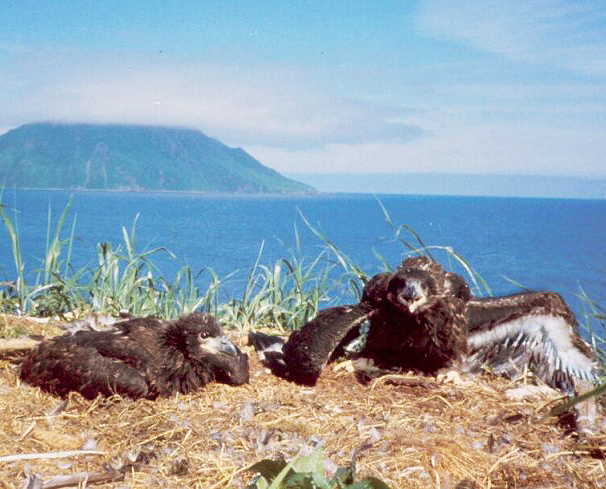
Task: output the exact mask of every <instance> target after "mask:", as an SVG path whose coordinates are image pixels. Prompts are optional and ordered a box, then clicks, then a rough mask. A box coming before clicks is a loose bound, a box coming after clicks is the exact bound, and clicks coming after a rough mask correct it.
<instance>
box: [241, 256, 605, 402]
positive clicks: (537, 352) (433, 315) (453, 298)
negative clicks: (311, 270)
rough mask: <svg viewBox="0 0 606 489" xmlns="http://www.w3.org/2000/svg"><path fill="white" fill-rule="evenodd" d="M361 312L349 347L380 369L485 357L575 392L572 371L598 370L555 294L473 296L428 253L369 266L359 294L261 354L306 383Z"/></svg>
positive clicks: (459, 363)
mask: <svg viewBox="0 0 606 489" xmlns="http://www.w3.org/2000/svg"><path fill="white" fill-rule="evenodd" d="M366 320H368V322H369V327H368V334H367V337H366V339H365V342H364V346H363V347H362V349H361V351H360V352H359V353H357V354H356V356H357V357H361V358H368V359H371V360H372V361H373V363H374V365H375V366H377V367H379V368H381V369H387V370H394V369H395V370H400V371H409V370H410V371H415V372H420V373H426V374H435V373H436V372H437V371H438V370H440V369H442V368H445V367H455V368H459V369H461V370H465V371H471V372H477V371H480V370H481V369H482V368H483V367H488V368H490V369H492V370H493V371H494V372H496V373H501V374H504V375H507V376H509V377H514V376H516V375H518V374H519V373H521V372H523V371H524V370H525V369H529V370H530V371H532V372H534V373H535V374H536V375H537V376H538V377H539V378H541V379H542V380H543V381H544V382H545V383H547V384H548V385H550V386H552V387H555V388H558V389H560V390H562V391H564V392H565V393H567V394H574V393H575V383H576V382H577V381H579V380H583V381H594V380H597V378H598V377H599V376H600V375H601V374H602V369H601V367H600V366H599V365H598V363H597V361H596V358H595V354H594V353H593V352H592V351H591V349H590V348H589V346H588V345H587V344H586V343H585V342H584V341H583V340H582V338H581V336H580V335H579V333H578V324H577V322H576V320H575V318H574V315H573V314H572V312H571V310H570V308H569V307H568V306H567V305H566V303H565V302H564V300H563V299H562V297H561V296H560V295H558V294H556V293H554V292H524V293H521V294H514V295H510V296H504V297H494V298H475V297H472V295H471V293H470V290H469V287H468V286H467V284H466V283H465V280H464V279H463V278H462V277H461V276H459V275H457V274H454V273H451V272H447V271H445V270H444V269H443V268H442V267H441V266H440V265H439V264H438V263H436V262H434V261H433V260H431V259H430V258H428V257H425V256H420V257H413V258H408V259H406V260H404V261H403V262H402V264H401V265H400V266H399V267H398V269H397V270H396V271H395V272H394V273H383V274H379V275H375V276H374V277H373V278H372V279H371V280H370V281H369V282H368V283H367V284H366V286H365V287H364V291H363V295H362V299H361V301H360V303H359V304H357V305H355V306H343V307H341V308H331V309H328V310H326V311H322V312H321V313H320V314H319V315H318V316H317V317H316V318H315V319H314V320H312V321H310V322H308V323H307V324H305V325H303V327H302V328H301V330H300V331H298V332H294V333H293V334H292V335H291V336H290V338H289V339H288V341H287V342H286V343H285V344H284V346H283V348H282V349H281V350H280V351H279V353H276V352H275V349H274V353H273V356H272V357H271V359H270V360H269V361H268V362H267V364H268V366H270V368H271V365H276V364H278V363H279V365H280V369H281V370H280V374H281V376H283V377H285V378H287V379H289V380H293V381H295V382H298V383H305V384H312V385H313V384H314V383H315V382H316V380H317V378H318V377H319V375H320V374H321V371H322V368H323V367H324V365H325V364H326V363H327V362H329V361H331V360H332V359H334V358H336V357H337V356H339V354H341V353H342V352H344V345H345V344H346V343H348V342H349V341H351V340H352V339H353V338H355V336H357V335H358V334H359V333H360V330H361V325H362V324H363V323H364V322H365V321H366ZM253 335H254V333H253ZM251 342H252V343H253V344H254V343H255V341H254V339H253V341H251ZM258 349H259V348H258Z"/></svg>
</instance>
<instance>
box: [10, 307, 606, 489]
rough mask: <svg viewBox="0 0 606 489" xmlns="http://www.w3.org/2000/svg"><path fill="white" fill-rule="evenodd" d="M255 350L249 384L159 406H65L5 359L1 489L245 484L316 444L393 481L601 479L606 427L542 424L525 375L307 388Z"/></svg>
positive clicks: (593, 482)
mask: <svg viewBox="0 0 606 489" xmlns="http://www.w3.org/2000/svg"><path fill="white" fill-rule="evenodd" d="M4 320H5V321H6V320H7V319H6V318H4ZM29 326H30V327H32V328H36V327H39V326H36V325H35V324H34V325H29ZM235 339H236V341H238V338H237V337H236V338H235ZM243 341H245V340H244V339H242V342H243ZM242 346H243V345H242ZM249 353H250V352H249ZM250 357H251V380H250V384H248V385H245V386H241V387H230V386H227V385H223V384H216V383H213V384H210V385H208V386H206V387H205V388H204V389H202V390H199V391H198V392H195V393H192V394H188V395H177V396H175V397H173V398H169V399H161V400H158V401H147V400H137V401H132V400H128V399H119V398H112V399H101V398H98V399H96V400H95V401H87V400H85V399H84V398H82V397H81V396H80V395H79V394H71V395H70V396H69V398H68V399H67V402H65V401H61V400H60V399H58V398H55V397H52V396H50V395H48V394H45V393H43V392H41V391H40V390H39V389H37V388H34V387H30V386H26V385H20V383H19V380H18V365H17V363H18V362H17V361H16V360H15V358H10V359H6V358H4V359H2V360H0V367H1V368H0V395H1V397H0V488H22V487H31V488H34V487H45V488H47V487H64V486H63V485H61V484H65V483H68V482H71V483H72V485H76V486H78V484H80V487H89V486H92V487H99V488H110V487H111V488H126V487H129V488H133V489H136V488H150V487H151V488H153V487H162V488H164V487H167V488H177V487H189V488H204V489H212V488H224V487H230V488H245V487H247V485H248V484H249V483H250V481H251V479H252V477H253V475H254V474H253V473H251V472H248V471H246V468H247V467H248V466H250V465H251V464H253V463H255V462H258V461H260V460H262V459H265V458H276V457H278V456H282V457H284V458H286V459H290V458H292V457H294V456H295V455H296V454H297V453H300V452H301V451H306V450H308V451H309V450H311V449H313V447H316V446H317V445H322V446H323V447H324V449H323V454H324V456H325V458H326V468H327V471H328V472H331V471H334V470H335V469H336V468H337V467H338V466H343V465H347V464H348V463H349V462H350V460H351V457H352V455H353V454H354V453H358V459H357V474H358V475H359V476H360V477H361V476H364V475H373V476H375V477H378V478H380V479H382V480H383V481H384V482H386V483H387V484H389V485H390V486H391V487H392V488H453V489H454V488H460V489H462V488H472V487H474V488H514V487H524V488H535V487H537V488H538V487H544V488H547V487H549V488H554V487H604V486H606V477H605V476H606V471H605V466H604V454H605V453H606V452H605V450H606V434H605V433H606V429H605V428H602V427H601V426H599V429H598V431H599V433H598V434H596V435H595V436H581V437H578V436H575V435H574V434H570V433H566V429H565V427H563V426H562V425H561V424H558V422H557V420H555V419H553V418H548V419H542V417H543V415H544V414H545V413H546V412H547V410H548V407H550V406H552V405H553V402H554V401H555V400H556V399H557V398H558V394H557V393H556V392H554V391H551V390H546V389H543V388H536V389H534V390H530V389H525V390H524V393H525V394H526V395H527V396H528V395H529V393H530V394H531V398H530V399H519V398H517V397H516V396H515V393H518V392H519V390H514V389H515V388H517V387H520V385H519V384H512V383H511V382H508V381H507V380H505V379H502V378H498V377H493V376H490V375H481V376H477V377H475V378H471V377H464V378H463V383H439V382H437V381H436V380H435V379H433V378H430V377H427V378H424V377H412V376H409V377H401V376H397V377H391V378H390V377H387V378H381V379H378V380H376V381H374V383H370V384H367V385H363V384H360V383H359V382H357V381H356V379H355V377H354V375H353V374H352V373H351V372H349V371H348V370H347V369H344V368H341V369H334V368H332V367H331V368H327V369H326V371H325V372H324V373H323V375H322V376H321V378H320V380H319V382H318V384H317V385H316V386H315V387H313V388H310V387H301V386H297V385H295V384H291V383H288V382H286V381H284V380H281V379H279V378H276V377H274V376H272V375H271V374H270V373H268V372H267V371H266V370H265V369H264V368H263V367H262V366H261V365H260V364H259V363H258V361H257V360H256V358H255V355H254V354H252V355H250ZM603 422H604V417H603V415H602V414H600V418H599V423H598V424H599V425H600V424H601V423H603ZM58 452H63V453H58ZM55 456H56V457H57V458H50V457H55ZM70 478H71V479H70Z"/></svg>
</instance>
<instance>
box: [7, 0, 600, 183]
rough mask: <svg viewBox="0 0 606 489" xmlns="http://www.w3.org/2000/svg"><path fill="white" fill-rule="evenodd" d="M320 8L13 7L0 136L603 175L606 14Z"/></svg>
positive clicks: (310, 166) (279, 161)
mask: <svg viewBox="0 0 606 489" xmlns="http://www.w3.org/2000/svg"><path fill="white" fill-rule="evenodd" d="M237 3H240V2H237ZM328 3H329V4H328V5H326V4H325V3H324V2H297V3H296V4H295V3H293V2H275V3H274V2H242V3H241V5H240V6H239V7H234V6H233V5H232V6H226V5H225V4H224V2H194V1H191V2H187V1H186V2H174V6H171V5H170V4H171V2H154V1H146V2H112V1H108V2H81V1H73V2H49V1H38V2H27V1H24V2H9V4H8V5H3V6H2V15H1V16H0V65H1V66H2V69H1V70H0V107H1V109H0V133H2V132H5V131H7V130H9V129H11V128H14V127H17V126H19V125H21V124H24V123H28V122H36V121H66V122H112V123H116V122H117V123H137V124H162V125H172V126H187V127H193V128H197V129H200V130H201V131H203V132H204V133H206V134H207V135H210V136H213V137H216V138H218V139H220V140H222V141H223V142H225V143H226V144H229V145H231V146H240V147H244V148H245V149H246V150H247V151H248V152H250V153H251V154H253V155H254V156H255V157H257V158H258V159H259V160H260V161H261V162H263V163H264V164H266V165H268V166H271V167H273V168H275V169H277V170H278V171H281V172H287V173H298V174H300V173H306V172H310V173H322V172H326V173H340V172H347V173H406V172H424V173H427V172H442V173H479V174H486V173H494V174H546V175H564V176H579V177H591V178H604V177H606V164H605V163H604V154H606V137H605V135H606V4H605V3H604V2H603V0H596V1H591V2H584V1H575V2H569V1H565V2H554V1H527V2H523V3H522V2H505V1H502V2H497V1H490V0H488V1H486V0H484V1H460V2H430V1H428V2H425V1H415V2H401V1H397V2H396V1H394V2H367V3H366V2H355V3H354V2H328ZM376 3H379V4H380V5H375V4H376Z"/></svg>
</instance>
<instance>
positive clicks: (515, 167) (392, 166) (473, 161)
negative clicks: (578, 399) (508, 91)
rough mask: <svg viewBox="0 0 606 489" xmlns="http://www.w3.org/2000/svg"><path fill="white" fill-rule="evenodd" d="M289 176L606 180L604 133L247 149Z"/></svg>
mask: <svg viewBox="0 0 606 489" xmlns="http://www.w3.org/2000/svg"><path fill="white" fill-rule="evenodd" d="M247 149H249V151H250V152H251V153H252V154H253V155H254V156H255V157H257V158H259V159H260V160H261V161H263V162H264V163H266V164H268V165H269V166H271V167H273V168H275V169H277V170H278V171H281V172H285V173H296V172H299V173H306V172H309V173H398V172H401V173H406V172H422V173H432V172H437V173H450V172H455V173H470V174H471V173H486V174H537V175H539V174H545V175H575V176H584V177H604V176H605V169H604V165H603V158H602V156H601V155H603V154H606V140H604V137H603V134H602V131H600V130H597V129H596V130H595V131H593V132H588V131H586V130H582V131H580V130H579V131H575V130H565V129H558V130H555V129H543V128H536V127H530V126H528V125H523V124H522V125H521V124H501V123H499V124H497V123H495V124H482V125H472V124H467V125H463V124H451V125H444V126H443V127H442V128H441V129H440V130H439V131H436V132H435V133H433V134H431V135H427V136H426V137H423V138H419V139H416V140H415V141H412V142H410V143H407V144H403V143H361V144H334V145H329V146H327V147H324V148H314V149H310V150H306V151H295V152H293V151H288V150H284V149H282V148H274V147H268V146H256V147H250V148H247Z"/></svg>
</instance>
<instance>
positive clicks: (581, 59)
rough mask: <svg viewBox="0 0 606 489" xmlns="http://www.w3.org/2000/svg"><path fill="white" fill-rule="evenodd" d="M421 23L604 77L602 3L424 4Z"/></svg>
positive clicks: (493, 48) (509, 53) (490, 47)
mask: <svg viewBox="0 0 606 489" xmlns="http://www.w3.org/2000/svg"><path fill="white" fill-rule="evenodd" d="M416 20H417V24H418V26H419V27H420V29H421V30H422V31H424V32H426V33H428V34H429V35H432V36H436V37H440V38H444V39H448V40H455V41H462V42H465V43H467V44H469V45H471V46H473V47H474V48H476V49H479V50H482V51H486V52H492V53H497V54H500V55H503V56H505V57H508V58H510V59H514V60H519V61H526V62H532V63H540V64H549V65H552V66H558V67H561V68H568V69H573V70H577V71H579V72H583V73H590V74H598V75H602V76H604V75H606V42H605V36H606V29H605V28H604V25H605V20H606V8H605V7H604V3H603V1H601V0H593V1H587V0H579V1H575V2H570V1H554V0H529V1H525V2H505V1H502V0H463V1H458V2H437V1H435V0H428V1H426V2H423V3H422V4H421V5H420V7H419V10H418V12H417V17H416Z"/></svg>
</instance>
